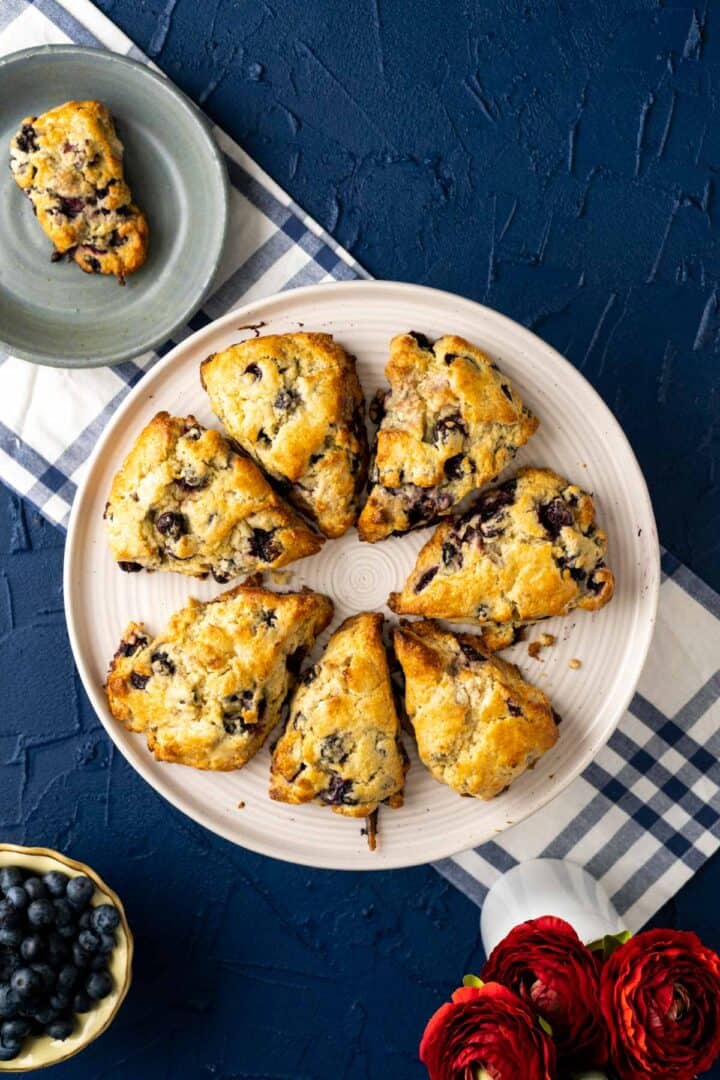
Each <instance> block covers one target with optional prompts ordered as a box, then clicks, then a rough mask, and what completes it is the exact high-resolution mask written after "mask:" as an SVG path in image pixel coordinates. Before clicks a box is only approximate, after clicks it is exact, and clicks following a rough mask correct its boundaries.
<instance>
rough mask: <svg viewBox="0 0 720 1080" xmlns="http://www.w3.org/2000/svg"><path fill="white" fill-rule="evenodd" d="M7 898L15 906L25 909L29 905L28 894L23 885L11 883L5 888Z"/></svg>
mask: <svg viewBox="0 0 720 1080" xmlns="http://www.w3.org/2000/svg"><path fill="white" fill-rule="evenodd" d="M5 899H6V900H9V901H10V903H11V904H12V906H13V907H15V908H17V909H18V910H19V911H23V910H24V909H25V908H26V907H27V906H28V903H29V901H28V894H27V893H26V892H25V890H24V889H23V887H22V885H11V886H10V888H9V889H6V890H5Z"/></svg>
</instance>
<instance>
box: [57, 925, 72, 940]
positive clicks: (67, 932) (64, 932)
mask: <svg viewBox="0 0 720 1080" xmlns="http://www.w3.org/2000/svg"><path fill="white" fill-rule="evenodd" d="M57 932H58V934H59V935H60V937H61V938H64V939H65V941H67V942H68V943H69V942H70V941H73V940H74V938H75V935H76V934H77V926H75V923H66V924H65V926H58V928H57Z"/></svg>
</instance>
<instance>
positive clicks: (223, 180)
mask: <svg viewBox="0 0 720 1080" xmlns="http://www.w3.org/2000/svg"><path fill="white" fill-rule="evenodd" d="M58 54H69V55H75V56H78V55H80V56H87V55H89V54H90V55H92V56H93V59H96V58H100V63H110V64H119V65H121V66H123V67H126V68H129V69H131V70H132V71H133V72H135V71H137V72H141V73H142V76H144V77H146V78H148V79H150V81H151V82H152V83H154V84H155V85H156V86H161V87H162V88H163V90H164V91H166V92H167V93H169V94H170V96H171V97H173V98H175V100H176V101H177V102H178V103H179V104H180V105H181V106H182V108H183V109H184V111H185V112H186V114H187V116H188V119H189V121H190V122H191V123H192V124H194V126H195V127H196V129H198V130H199V131H200V132H201V134H202V137H203V139H204V141H205V143H206V152H207V154H208V174H209V177H208V182H209V183H214V184H216V185H217V188H218V194H219V195H220V196H221V199H220V206H219V207H218V237H219V239H218V245H217V250H216V251H215V253H214V255H213V258H212V262H211V265H210V268H209V270H208V272H207V274H206V275H205V276H206V280H205V282H204V284H203V286H202V289H201V290H200V291H199V292H198V294H197V296H196V298H195V299H194V300H193V301H192V303H191V304H189V305H186V307H185V308H184V309H183V312H182V314H181V315H180V316H179V317H178V319H176V320H175V321H173V324H172V326H170V327H169V328H168V329H167V330H163V332H162V333H154V334H153V336H152V337H151V338H149V339H148V341H147V342H145V343H143V344H142V345H139V346H133V347H132V348H130V349H119V350H115V351H112V350H106V351H105V352H104V354H103V355H102V356H100V357H98V355H97V353H94V354H93V356H92V357H91V358H88V359H83V360H77V359H73V358H72V357H61V358H60V359H59V360H58V358H57V355H56V354H55V353H52V352H49V351H48V352H44V351H40V350H37V349H26V348H24V347H20V348H18V347H17V346H16V345H12V344H11V343H10V342H8V341H6V340H5V337H4V335H3V333H2V327H0V348H3V349H4V350H5V351H6V352H8V354H9V355H10V356H17V357H19V358H20V359H21V360H27V361H29V362H30V363H33V364H40V365H41V366H43V367H52V368H59V369H67V370H72V371H77V370H85V369H91V368H97V367H114V366H115V365H116V364H121V363H123V362H124V361H126V360H132V359H133V357H136V356H140V355H142V354H143V353H146V352H150V351H151V350H153V349H155V347H156V346H158V345H162V344H163V343H164V342H165V341H167V340H168V339H169V338H172V336H173V334H174V333H175V332H176V331H177V330H179V329H181V328H182V327H184V326H186V325H187V323H188V321H189V320H190V319H191V318H192V317H193V315H194V314H195V313H196V312H197V311H198V310H199V308H200V307H201V306H202V304H203V302H204V301H205V300H206V299H207V297H208V295H209V293H210V291H211V289H212V287H213V284H214V281H215V277H216V275H217V272H218V268H219V266H220V262H221V260H222V257H223V252H224V250H225V244H226V241H227V235H228V228H229V223H230V179H229V176H228V170H227V166H226V164H225V158H224V154H223V152H222V150H221V149H220V147H219V145H218V143H217V142H216V140H215V138H214V136H213V133H212V129H213V125H212V123H211V121H210V120H209V119H208V117H206V116H205V115H204V113H203V112H202V111H201V110H200V109H199V108H198V106H197V105H196V104H195V102H194V101H192V99H191V98H189V97H188V96H187V94H185V93H184V92H183V91H182V90H181V89H180V88H179V87H178V86H176V85H175V83H174V82H173V81H172V79H170V78H169V77H167V76H165V75H163V74H162V73H161V72H159V71H156V70H155V69H154V68H153V67H152V66H151V65H150V64H146V63H143V61H141V60H134V59H133V58H132V57H130V56H123V55H122V54H121V53H116V52H112V51H111V50H109V49H105V48H102V47H98V46H93V45H74V44H72V43H58V44H45V45H31V46H29V47H28V48H26V49H18V50H16V51H15V52H11V53H7V54H6V55H5V56H2V57H0V80H1V79H2V76H3V72H4V69H5V68H6V67H9V66H11V65H13V64H17V63H24V61H25V60H29V59H32V58H34V57H40V56H53V55H58ZM133 77H134V76H133ZM68 100H71V99H70V98H69V99H68ZM211 166H214V167H213V168H211ZM213 176H214V178H215V180H214V181H212V180H211V179H210V178H211V177H213ZM178 344H179V343H178Z"/></svg>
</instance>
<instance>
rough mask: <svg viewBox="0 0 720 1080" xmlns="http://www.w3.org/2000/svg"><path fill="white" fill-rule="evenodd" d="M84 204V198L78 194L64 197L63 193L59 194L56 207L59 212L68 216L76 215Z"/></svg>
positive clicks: (73, 216)
mask: <svg viewBox="0 0 720 1080" xmlns="http://www.w3.org/2000/svg"><path fill="white" fill-rule="evenodd" d="M84 206H85V200H84V199H82V198H80V197H79V196H76V197H71V198H66V197H65V196H63V195H60V196H59V198H58V204H57V209H58V210H59V211H60V213H61V214H64V215H65V217H68V218H75V217H77V216H78V214H79V213H80V212H81V211H82V208H83V207H84Z"/></svg>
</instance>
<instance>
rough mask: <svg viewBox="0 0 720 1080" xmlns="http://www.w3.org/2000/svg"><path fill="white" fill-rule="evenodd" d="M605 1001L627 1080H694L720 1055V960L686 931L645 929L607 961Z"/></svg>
mask: <svg viewBox="0 0 720 1080" xmlns="http://www.w3.org/2000/svg"><path fill="white" fill-rule="evenodd" d="M600 1004H601V1007H602V1011H603V1014H604V1016H605V1020H606V1021H607V1025H608V1029H609V1032H610V1059H611V1061H612V1064H613V1066H614V1067H615V1069H616V1070H617V1072H618V1074H619V1075H620V1076H621V1077H622V1080H648V1078H649V1077H653V1078H654V1077H658V1076H662V1077H663V1080H691V1078H692V1077H694V1076H695V1075H696V1074H697V1073H701V1072H704V1071H705V1070H706V1069H709V1068H710V1065H711V1064H712V1062H713V1061H714V1060H715V1058H716V1057H717V1055H718V1054H720V957H718V956H717V954H716V953H714V952H713V951H712V950H711V949H706V948H705V946H704V945H703V944H702V942H701V941H700V939H699V938H698V937H697V936H696V935H695V934H691V933H688V932H687V931H683V930H645V931H643V932H642V933H640V934H637V935H636V937H633V938H630V940H629V941H627V942H626V943H625V944H624V945H622V946H621V947H620V948H619V949H617V951H616V952H614V953H613V954H612V956H610V958H609V959H608V960H607V962H606V963H605V964H604V965H603V968H602V971H601V973H600Z"/></svg>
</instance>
